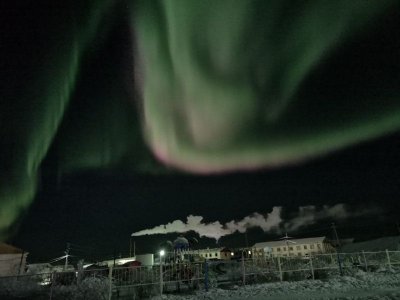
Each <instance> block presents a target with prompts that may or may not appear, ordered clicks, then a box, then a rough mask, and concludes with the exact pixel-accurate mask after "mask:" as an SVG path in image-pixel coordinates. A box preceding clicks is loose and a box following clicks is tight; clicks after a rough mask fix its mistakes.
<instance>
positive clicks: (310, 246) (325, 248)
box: [253, 236, 335, 258]
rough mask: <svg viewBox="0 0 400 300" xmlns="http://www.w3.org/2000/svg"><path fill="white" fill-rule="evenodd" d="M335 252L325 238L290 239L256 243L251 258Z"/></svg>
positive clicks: (305, 255) (303, 255)
mask: <svg viewBox="0 0 400 300" xmlns="http://www.w3.org/2000/svg"><path fill="white" fill-rule="evenodd" d="M331 252H335V248H334V247H333V246H332V245H331V243H330V242H329V241H328V240H327V239H326V237H324V236H322V237H311V238H303V239H290V240H280V241H271V242H263V243H257V244H255V245H254V246H253V257H254V258H259V257H278V256H280V257H285V256H298V257H309V256H310V255H315V254H322V253H331Z"/></svg>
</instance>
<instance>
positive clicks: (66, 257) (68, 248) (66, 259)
mask: <svg viewBox="0 0 400 300" xmlns="http://www.w3.org/2000/svg"><path fill="white" fill-rule="evenodd" d="M70 247H71V244H70V243H67V248H66V249H65V266H64V271H66V270H67V267H68V257H69V250H70Z"/></svg>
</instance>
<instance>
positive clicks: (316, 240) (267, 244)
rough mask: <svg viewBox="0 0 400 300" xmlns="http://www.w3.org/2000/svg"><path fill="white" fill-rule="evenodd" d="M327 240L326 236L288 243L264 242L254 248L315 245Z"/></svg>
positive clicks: (289, 241)
mask: <svg viewBox="0 0 400 300" xmlns="http://www.w3.org/2000/svg"><path fill="white" fill-rule="evenodd" d="M325 239H326V238H325V237H324V236H320V237H311V238H304V239H289V240H288V242H286V241H285V240H279V241H271V242H262V243H256V244H254V246H253V248H267V247H280V246H286V245H287V244H289V245H294V244H298V245H303V244H315V243H322V242H323V241H324V240H325Z"/></svg>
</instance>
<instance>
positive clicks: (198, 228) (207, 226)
mask: <svg viewBox="0 0 400 300" xmlns="http://www.w3.org/2000/svg"><path fill="white" fill-rule="evenodd" d="M281 212H282V207H281V206H274V207H273V208H272V211H271V212H270V213H268V214H267V215H262V214H259V213H257V212H256V213H253V214H252V215H250V216H247V217H245V218H243V219H242V220H240V221H233V220H232V221H230V222H227V223H225V224H221V223H220V222H219V221H216V222H212V223H204V222H203V217H201V216H193V215H190V216H188V217H187V221H186V223H184V222H182V221H181V220H175V221H173V222H170V223H168V224H165V225H159V226H156V227H154V228H151V229H145V230H141V231H138V232H134V233H132V236H142V235H154V234H168V233H184V232H188V231H194V232H196V233H197V234H198V235H199V236H200V237H203V236H205V237H209V238H214V239H215V240H217V241H218V240H219V239H220V238H221V237H223V236H225V235H229V234H233V233H235V232H241V233H244V232H245V231H246V230H247V229H249V228H261V229H262V230H263V231H264V232H277V233H281V232H283V231H289V232H290V231H296V230H298V229H299V228H301V227H305V226H310V225H313V224H315V223H317V222H318V221H322V220H324V219H335V220H343V219H347V218H350V217H359V216H361V215H368V214H373V213H377V212H378V211H377V209H376V208H375V209H373V210H372V209H361V210H356V211H355V212H350V210H349V208H348V207H347V206H346V205H345V204H342V203H339V204H336V205H334V206H327V205H324V206H323V207H322V208H319V209H318V208H317V207H316V206H313V205H309V206H300V207H299V209H298V212H297V213H296V214H295V215H294V216H292V217H291V218H289V219H288V220H285V221H284V220H283V219H282V217H281Z"/></svg>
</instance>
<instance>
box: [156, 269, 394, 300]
mask: <svg viewBox="0 0 400 300" xmlns="http://www.w3.org/2000/svg"><path fill="white" fill-rule="evenodd" d="M160 298H161V299H166V300H189V299H205V300H227V299H229V300H239V299H240V300H244V299H249V300H264V299H277V300H283V299H289V300H290V299H301V300H305V299H393V300H394V299H400V273H393V272H376V273H366V272H363V271H359V272H357V273H356V274H355V275H354V276H352V277H350V276H333V277H332V278H330V279H329V280H324V281H322V280H304V281H295V282H293V281H292V282H285V281H284V282H275V283H265V284H255V285H247V286H232V287H230V288H227V289H221V288H213V289H210V290H209V291H208V292H206V291H204V290H200V291H196V292H195V293H193V294H191V295H182V294H179V295H171V294H169V295H163V296H162V297H160V296H158V297H154V298H153V299H154V300H156V299H160Z"/></svg>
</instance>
